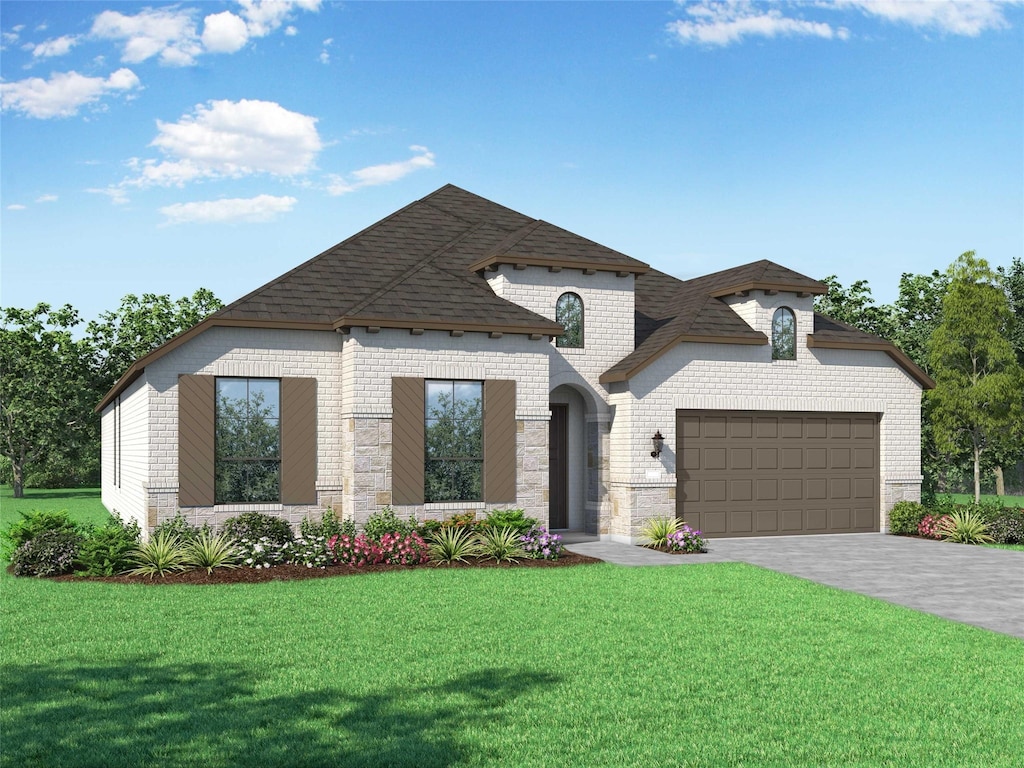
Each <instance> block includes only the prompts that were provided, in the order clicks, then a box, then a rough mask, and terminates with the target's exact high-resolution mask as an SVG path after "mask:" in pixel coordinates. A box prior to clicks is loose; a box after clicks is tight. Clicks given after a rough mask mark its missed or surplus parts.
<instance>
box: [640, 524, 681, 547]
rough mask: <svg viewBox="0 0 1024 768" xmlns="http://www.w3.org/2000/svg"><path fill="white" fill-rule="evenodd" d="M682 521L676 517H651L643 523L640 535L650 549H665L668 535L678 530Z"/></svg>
mask: <svg viewBox="0 0 1024 768" xmlns="http://www.w3.org/2000/svg"><path fill="white" fill-rule="evenodd" d="M682 523H683V521H682V520H680V519H679V518H678V517H652V518H650V519H649V520H645V521H644V525H643V528H642V529H641V530H640V535H641V536H643V539H644V542H645V543H646V544H647V545H648V546H651V547H667V546H668V537H669V535H670V534H673V533H675V532H676V531H678V530H679V526H680V525H682Z"/></svg>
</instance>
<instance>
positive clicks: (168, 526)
mask: <svg viewBox="0 0 1024 768" xmlns="http://www.w3.org/2000/svg"><path fill="white" fill-rule="evenodd" d="M203 533H213V528H211V527H210V524H209V523H203V525H202V527H199V526H197V525H192V523H190V522H189V521H188V520H186V519H185V516H184V515H183V514H181V512H178V513H177V514H176V515H175V516H174V517H172V518H171V519H170V520H164V521H163V522H162V523H160V525H158V526H157V527H156V528H154V529H153V533H152V535H153V536H160V535H161V534H163V535H165V536H173V537H174V538H176V539H178V541H180V542H182V543H183V544H186V543H188V542H190V541H195V540H196V539H197V538H199V536H200V534H203Z"/></svg>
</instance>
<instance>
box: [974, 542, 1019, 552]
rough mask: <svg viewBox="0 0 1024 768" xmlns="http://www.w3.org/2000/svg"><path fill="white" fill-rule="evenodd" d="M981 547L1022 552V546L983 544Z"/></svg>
mask: <svg viewBox="0 0 1024 768" xmlns="http://www.w3.org/2000/svg"><path fill="white" fill-rule="evenodd" d="M982 546H983V547H992V549H1012V550H1013V551H1014V552H1024V544H983V545H982Z"/></svg>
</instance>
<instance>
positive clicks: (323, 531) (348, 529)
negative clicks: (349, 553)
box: [299, 508, 356, 540]
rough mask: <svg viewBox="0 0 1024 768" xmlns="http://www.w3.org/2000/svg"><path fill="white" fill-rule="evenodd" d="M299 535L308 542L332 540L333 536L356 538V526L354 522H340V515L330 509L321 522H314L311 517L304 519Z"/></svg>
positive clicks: (300, 524)
mask: <svg viewBox="0 0 1024 768" xmlns="http://www.w3.org/2000/svg"><path fill="white" fill-rule="evenodd" d="M299 535H300V536H301V537H302V538H303V539H307V540H309V539H316V538H321V537H322V538H323V539H325V540H330V538H331V537H332V536H352V537H354V536H355V535H356V524H355V521H354V520H339V519H338V514H337V513H336V512H335V511H334V510H333V509H330V508H328V509H327V511H325V512H324V513H323V515H322V516H321V518H320V519H319V520H313V519H311V518H310V517H304V518H302V522H301V523H299Z"/></svg>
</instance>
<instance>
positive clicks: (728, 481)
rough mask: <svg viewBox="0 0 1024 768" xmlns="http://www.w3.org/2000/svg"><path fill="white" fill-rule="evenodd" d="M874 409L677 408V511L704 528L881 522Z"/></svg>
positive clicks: (818, 527) (859, 528) (854, 527)
mask: <svg viewBox="0 0 1024 768" xmlns="http://www.w3.org/2000/svg"><path fill="white" fill-rule="evenodd" d="M878 425H879V420H878V415H877V414H874V413H820V412H817V413H803V412H792V411H705V410H679V411H676V455H677V457H678V463H677V467H678V472H677V475H676V484H677V485H676V515H677V516H678V517H681V518H682V519H684V520H685V521H686V522H687V523H689V524H690V525H691V526H693V527H695V528H699V529H700V530H701V531H702V532H703V533H704V535H705V536H707V537H711V538H715V537H726V536H786V535H796V534H821V533H866V532H871V531H878V530H879V517H880V515H879V507H880V498H879V487H880V485H879V465H880V462H879V430H878Z"/></svg>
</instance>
